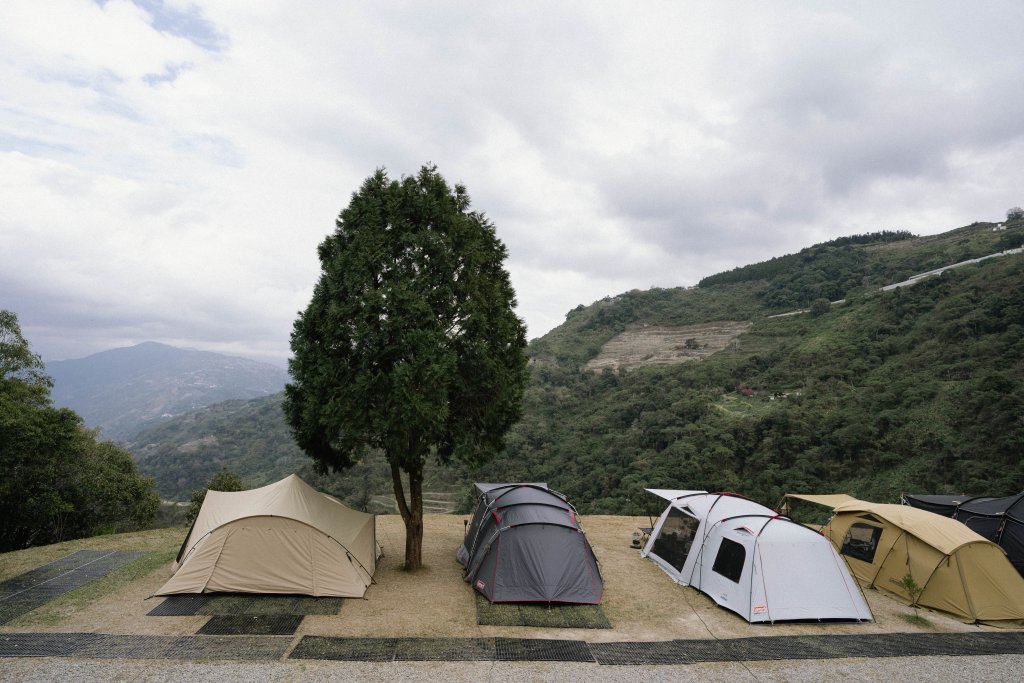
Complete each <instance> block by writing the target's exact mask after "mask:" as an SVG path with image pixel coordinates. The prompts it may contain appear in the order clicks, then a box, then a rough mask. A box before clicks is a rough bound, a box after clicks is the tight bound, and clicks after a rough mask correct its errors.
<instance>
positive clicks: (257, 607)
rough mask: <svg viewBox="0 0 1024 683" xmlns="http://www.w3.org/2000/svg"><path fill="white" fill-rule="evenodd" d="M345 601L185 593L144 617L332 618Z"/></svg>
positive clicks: (340, 599) (321, 598)
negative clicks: (314, 616) (293, 616)
mask: <svg viewBox="0 0 1024 683" xmlns="http://www.w3.org/2000/svg"><path fill="white" fill-rule="evenodd" d="M343 602H344V598H334V597H319V598H317V597H313V596H311V595H247V594H244V593H184V594H181V595H169V596H167V598H165V599H164V601H163V602H161V603H160V604H159V605H157V606H156V607H154V608H153V609H151V610H150V611H149V612H148V613H147V614H148V616H151V617H191V616H195V615H197V614H209V615H214V616H218V615H240V614H250V615H251V614H264V615H268V616H269V615H275V616H277V615H282V614H301V615H304V616H309V615H334V614H337V613H338V612H339V611H340V610H341V605H342V603H343Z"/></svg>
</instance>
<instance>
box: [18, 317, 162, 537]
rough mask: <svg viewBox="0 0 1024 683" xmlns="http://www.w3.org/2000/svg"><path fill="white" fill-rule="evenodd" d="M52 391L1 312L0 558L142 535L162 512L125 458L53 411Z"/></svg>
mask: <svg viewBox="0 0 1024 683" xmlns="http://www.w3.org/2000/svg"><path fill="white" fill-rule="evenodd" d="M52 384H53V383H52V381H51V380H50V378H49V377H47V376H46V375H45V374H44V372H43V363H42V360H40V358H39V356H37V355H36V354H34V353H32V351H31V350H30V348H29V344H28V342H27V341H26V340H25V338H24V336H22V334H21V328H20V327H19V325H18V319H17V316H15V315H14V313H12V312H10V311H0V474H2V476H0V552H3V551H7V550H13V549H16V548H24V547H27V546H30V545H38V544H43V543H53V542H55V541H62V540H65V539H69V538H78V537H81V536H89V535H93V534H98V533H113V532H120V531H132V530H135V529H139V528H144V527H145V526H147V525H149V524H151V523H152V521H153V519H154V518H155V516H156V511H157V509H158V508H159V507H160V499H159V498H158V497H157V495H156V494H155V493H154V491H153V488H154V481H153V480H152V479H150V478H148V477H142V476H140V475H139V473H138V471H137V470H136V469H135V462H134V460H132V457H131V455H130V454H129V453H128V452H127V451H125V450H123V449H121V448H120V447H119V446H117V445H116V444H113V443H111V442H109V441H100V440H99V439H98V438H97V433H96V432H95V431H91V430H88V429H85V428H84V427H83V426H82V418H81V417H79V416H78V415H76V414H75V413H74V411H71V410H68V409H67V408H61V409H58V408H54V407H53V406H52V404H51V402H50V388H51V386H52Z"/></svg>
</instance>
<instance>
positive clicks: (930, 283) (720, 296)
mask: <svg viewBox="0 0 1024 683" xmlns="http://www.w3.org/2000/svg"><path fill="white" fill-rule="evenodd" d="M1022 227H1024V226H1022ZM991 228H992V226H991V225H989V224H978V225H975V226H968V227H966V228H961V229H958V230H954V231H951V232H948V233H944V234H941V235H935V236H931V237H927V238H915V239H911V240H903V241H895V242H887V243H882V244H871V245H852V246H854V247H857V248H863V249H864V250H865V251H866V253H867V262H866V265H865V266H864V267H865V270H864V271H863V272H862V273H861V277H862V278H866V279H867V280H868V282H869V284H870V286H860V287H858V288H857V289H856V291H855V294H856V295H855V296H853V297H849V296H848V297H847V304H846V305H844V306H837V307H834V308H831V309H830V312H829V313H828V314H827V315H821V316H818V317H814V316H809V315H803V316H791V317H781V318H769V317H766V316H767V314H769V313H772V312H774V311H773V310H772V309H768V308H766V307H765V306H764V304H763V303H762V293H763V292H764V291H766V285H765V283H764V282H763V281H751V282H747V283H732V284H721V285H714V286H709V287H702V288H699V289H655V290H649V291H646V292H639V291H635V292H628V293H626V294H623V295H620V296H618V297H612V298H608V299H607V300H602V301H599V302H595V303H594V304H591V305H590V306H584V307H580V308H578V309H576V310H574V311H572V312H571V313H570V315H569V316H568V318H567V320H566V322H565V323H564V324H563V325H562V326H560V327H559V328H557V329H556V330H553V331H552V332H551V333H549V334H548V335H546V336H545V337H543V338H542V339H538V340H534V341H533V342H532V343H531V345H530V355H531V356H532V359H533V362H532V363H531V369H530V382H529V385H528V386H527V388H526V391H525V394H524V397H523V412H522V417H521V419H520V420H519V422H518V423H517V424H516V425H515V426H514V427H513V428H512V429H511V430H510V431H509V433H508V435H507V437H506V440H505V441H506V445H505V449H504V451H502V453H500V454H499V455H497V456H496V457H495V458H494V459H493V460H492V461H490V462H489V463H487V464H486V465H480V466H475V465H474V466H467V465H465V464H461V463H457V462H453V463H452V464H451V465H450V466H447V467H441V466H437V467H432V468H430V469H429V470H428V472H427V473H426V477H427V480H426V481H427V484H429V486H431V487H432V488H433V489H435V490H443V491H446V492H449V493H462V494H464V495H463V496H462V498H463V500H462V502H463V506H462V511H463V512H465V511H467V508H469V507H471V505H472V503H473V501H474V500H475V497H474V496H472V495H471V494H467V492H468V491H470V489H471V482H473V481H546V482H548V484H549V485H551V486H552V487H553V488H555V489H557V490H560V491H563V492H565V493H567V494H569V495H570V496H571V497H572V499H573V502H574V503H575V504H577V505H578V506H579V508H580V510H581V512H584V513H618V514H645V513H649V512H659V511H660V507H661V501H659V500H657V499H655V498H654V497H653V496H650V495H648V494H646V493H645V492H644V491H643V489H644V488H646V487H655V488H657V487H661V488H699V489H709V490H716V489H731V490H736V491H738V492H740V493H743V494H745V495H748V496H750V497H752V498H755V499H756V500H758V501H759V502H761V503H764V504H766V505H774V504H775V503H776V502H777V501H778V500H779V499H780V498H781V496H782V494H783V493H786V492H803V493H832V492H847V493H850V494H852V495H855V496H858V497H862V498H867V499H870V500H877V501H880V502H896V501H897V500H898V499H899V495H900V494H901V493H904V492H919V493H969V494H976V495H978V494H989V495H1008V494H1010V493H1015V492H1019V491H1020V490H1021V489H1024V461H1022V460H1021V459H1020V457H1019V454H1020V453H1021V452H1024V421H1022V420H1021V417H1020V416H1021V415H1024V394H1022V393H1021V391H1020V387H1021V386H1024V301H1022V299H1021V297H1020V296H1019V292H1021V291H1022V290H1024V256H1021V255H1007V256H1004V257H1002V258H997V259H990V260H986V261H983V262H981V263H979V264H977V265H972V266H966V267H963V268H958V269H955V270H951V271H948V272H946V273H945V274H943V275H942V276H937V277H931V278H927V279H925V280H923V281H921V282H920V283H919V284H917V285H915V286H914V287H909V288H901V289H897V290H894V291H891V292H880V291H878V287H880V286H881V285H884V284H888V283H889V282H892V281H893V280H892V279H888V278H889V277H890V276H891V277H892V278H893V279H906V277H908V276H910V275H913V274H916V273H918V272H922V270H927V269H928V268H930V267H935V266H936V265H945V264H947V263H949V262H953V261H955V260H959V256H961V255H963V254H968V255H971V256H980V255H985V254H988V253H993V252H995V251H999V250H997V249H994V248H993V247H994V245H996V244H997V243H998V242H999V240H1001V239H1002V238H1003V236H1005V235H1017V237H1020V235H1021V234H1022V232H1024V231H1022V230H1020V229H1015V228H1011V229H1008V230H1006V231H1001V232H993V231H992V229H991ZM840 246H844V245H840ZM845 246H851V245H845ZM822 258H826V259H828V258H831V256H830V255H828V254H824V255H823V256H822ZM922 265H923V266H926V267H924V268H921V269H920V270H918V269H917V268H919V267H921V266H922ZM805 266H806V267H807V268H808V269H810V270H812V271H813V270H820V269H821V268H820V264H815V263H813V262H811V263H807V264H805ZM876 285H877V287H876ZM716 319H746V320H751V321H753V327H752V328H751V329H750V331H749V332H748V333H746V334H744V335H742V336H741V337H740V338H739V339H738V340H737V342H738V343H737V344H735V345H730V347H729V348H728V349H726V350H723V351H720V352H718V353H716V354H714V355H712V356H710V357H708V358H707V359H706V360H703V361H701V362H691V363H685V364H681V365H674V366H647V367H641V368H639V369H637V370H633V371H630V372H613V371H603V372H592V371H588V370H586V369H584V366H585V363H586V360H587V359H589V358H590V357H593V355H595V354H596V353H597V351H598V350H600V348H601V345H602V344H604V343H605V342H606V341H608V340H609V339H611V338H612V337H613V336H614V335H615V334H616V333H617V331H621V330H622V329H625V328H626V327H630V326H638V325H644V324H648V325H684V324H691V323H697V322H703V321H710V320H716ZM741 388H742V390H741ZM279 413H280V410H279V409H278V416H277V417H276V418H275V419H276V420H277V423H276V424H277V425H278V426H277V427H274V429H276V430H278V431H282V432H284V431H285V427H284V423H283V421H282V420H281V419H280V414H279ZM261 419H263V418H261ZM254 420H255V418H254ZM239 422H242V423H246V424H248V422H249V420H240V421H239ZM230 423H231V420H228V419H225V420H224V424H225V425H228V424H230ZM197 424H198V419H197ZM265 425H266V423H264V428H263V429H264V431H273V430H272V429H270V428H269V427H266V426H265ZM246 430H247V431H248V432H249V433H251V434H253V435H255V434H257V433H258V430H257V428H256V427H255V426H253V425H248V426H246ZM204 434H217V438H218V439H220V440H221V441H222V442H223V441H224V437H221V436H220V432H210V433H202V432H197V433H195V434H193V435H191V436H188V437H186V436H184V435H182V436H181V441H179V442H176V443H178V444H179V445H180V444H181V443H187V442H188V441H189V440H195V439H197V438H200V437H202V436H204ZM260 443H263V444H268V445H269V444H273V443H275V441H274V439H272V438H269V437H267V438H265V439H264V441H263V442H259V443H257V442H256V441H254V442H253V448H252V449H248V448H246V447H245V446H244V445H241V444H240V445H239V446H238V451H239V452H249V451H253V452H256V451H261V452H262V453H263V455H262V457H263V458H264V459H265V461H272V459H273V456H274V455H275V454H276V455H278V456H279V455H281V454H282V453H284V451H280V450H278V451H274V450H270V448H269V446H268V447H264V446H262V445H260ZM170 450H171V451H173V450H174V449H170ZM203 452H204V451H202V450H199V451H197V452H196V454H194V455H195V456H198V454H200V453H203ZM178 457H179V458H181V459H183V460H184V459H187V458H189V457H193V454H186V453H178ZM219 466H220V465H217V467H219ZM232 467H235V465H234V464H233V463H232ZM238 471H239V472H240V473H243V474H244V472H243V470H242V469H240V468H239V469H238ZM293 471H294V470H293ZM211 473H212V472H210V473H207V474H206V475H205V477H207V478H208V477H209V474H211ZM309 474H310V473H306V474H304V475H303V476H309ZM246 476H247V477H248V475H246ZM204 481H205V478H204ZM247 481H248V478H247ZM254 483H256V482H254ZM258 483H267V482H266V481H264V482H258ZM311 483H313V481H311ZM390 484H391V479H390V472H389V467H388V464H387V461H386V459H385V458H384V456H383V455H382V454H381V452H380V451H379V450H374V449H368V450H366V451H364V452H362V453H360V454H359V456H358V462H357V463H356V464H355V465H353V466H352V467H351V468H350V469H348V470H346V471H345V472H344V473H335V474H332V475H324V478H323V479H319V480H316V482H315V485H317V486H318V488H321V489H322V490H327V491H331V492H337V493H338V494H339V495H340V496H341V497H343V498H344V499H345V500H346V502H348V503H349V504H352V505H359V504H362V503H365V504H367V505H369V506H372V503H370V499H372V498H378V499H379V497H380V496H379V494H381V493H385V492H387V490H388V487H389V486H390ZM371 509H373V510H374V511H383V510H382V508H380V507H371ZM392 509H393V508H392Z"/></svg>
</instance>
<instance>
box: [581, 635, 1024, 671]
mask: <svg viewBox="0 0 1024 683" xmlns="http://www.w3.org/2000/svg"><path fill="white" fill-rule="evenodd" d="M590 651H591V652H592V653H593V655H594V658H595V659H596V660H597V662H598V663H599V664H610V665H612V664H618V665H630V664H632V665H637V664H691V663H695V662H740V661H765V660H781V659H840V658H845V657H916V656H952V657H956V656H974V655H999V654H1024V633H1021V632H1009V633H992V632H985V633H874V634H865V635H842V636H827V635H817V636H758V637H754V638H727V639H723V640H669V641H663V642H651V643H592V644H591V645H590Z"/></svg>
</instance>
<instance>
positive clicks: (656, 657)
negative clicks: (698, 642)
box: [590, 640, 691, 665]
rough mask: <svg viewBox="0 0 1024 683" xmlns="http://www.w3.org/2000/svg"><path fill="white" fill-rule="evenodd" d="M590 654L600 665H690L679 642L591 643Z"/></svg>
mask: <svg viewBox="0 0 1024 683" xmlns="http://www.w3.org/2000/svg"><path fill="white" fill-rule="evenodd" d="M590 652H591V654H592V655H593V656H594V659H595V660H596V661H597V662H598V663H599V664H608V665H630V664H690V663H691V660H690V659H689V657H687V656H686V653H685V652H684V651H683V649H682V648H681V647H680V645H679V641H675V640H664V641H655V642H638V643H628V642H626V643H591V644H590Z"/></svg>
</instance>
